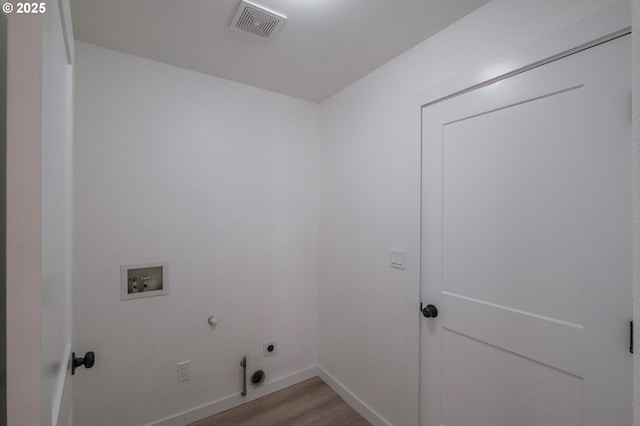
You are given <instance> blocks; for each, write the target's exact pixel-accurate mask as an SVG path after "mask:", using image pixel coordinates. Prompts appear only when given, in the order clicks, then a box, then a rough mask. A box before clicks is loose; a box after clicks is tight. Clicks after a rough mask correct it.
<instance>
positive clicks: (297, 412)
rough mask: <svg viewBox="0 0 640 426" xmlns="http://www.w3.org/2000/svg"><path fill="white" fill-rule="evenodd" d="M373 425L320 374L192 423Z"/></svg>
mask: <svg viewBox="0 0 640 426" xmlns="http://www.w3.org/2000/svg"><path fill="white" fill-rule="evenodd" d="M232 425H233V426H235V425H242V426H284V425H289V426H294V425H295V426H298V425H301V426H306V425H308V426H312V425H313V426H365V425H371V423H369V422H367V421H366V420H365V419H364V417H362V416H361V415H360V414H358V413H356V412H355V410H354V409H353V408H351V407H350V406H348V405H347V403H346V402H344V400H342V398H340V396H338V394H337V393H335V392H334V391H333V389H331V388H330V387H329V386H327V384H326V383H324V382H323V381H322V380H321V379H320V378H319V377H314V378H312V379H309V380H305V381H304V382H301V383H298V384H296V385H293V386H290V387H288V388H285V389H282V390H280V391H278V392H274V393H272V394H270V395H267V396H265V397H262V398H259V399H256V400H254V401H251V402H249V403H246V404H243V405H241V406H239V407H236V408H232V409H231V410H228V411H225V412H223V413H220V414H217V415H215V416H212V417H208V418H206V419H204V420H200V421H198V422H196V423H192V424H191V425H190V426H232Z"/></svg>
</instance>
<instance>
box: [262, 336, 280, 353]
mask: <svg viewBox="0 0 640 426" xmlns="http://www.w3.org/2000/svg"><path fill="white" fill-rule="evenodd" d="M277 353H278V341H277V340H271V341H269V342H264V343H263V344H262V355H263V356H269V355H275V354H277Z"/></svg>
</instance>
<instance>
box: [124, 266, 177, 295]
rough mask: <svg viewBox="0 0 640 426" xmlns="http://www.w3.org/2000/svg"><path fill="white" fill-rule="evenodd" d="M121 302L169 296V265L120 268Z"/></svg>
mask: <svg viewBox="0 0 640 426" xmlns="http://www.w3.org/2000/svg"><path fill="white" fill-rule="evenodd" d="M120 288H121V297H120V299H121V300H128V299H139V298H141V297H150V296H162V295H165V294H169V263H168V262H156V263H143V264H139V265H122V266H120Z"/></svg>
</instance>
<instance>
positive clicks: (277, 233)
mask: <svg viewBox="0 0 640 426" xmlns="http://www.w3.org/2000/svg"><path fill="white" fill-rule="evenodd" d="M75 75H76V81H75V94H76V96H75V111H76V114H75V123H76V133H75V158H74V164H75V193H74V194H75V211H74V215H75V224H74V230H75V238H74V243H75V248H74V249H75V255H74V334H75V335H74V342H75V343H74V350H75V351H76V352H79V353H80V354H84V352H85V351H87V350H93V351H95V353H96V364H95V366H94V367H93V369H92V370H85V369H81V370H80V371H77V372H76V375H75V376H74V386H73V391H74V398H75V399H74V404H75V423H76V424H78V425H89V424H90V425H116V424H117V425H137V424H142V423H145V422H151V421H155V420H158V419H161V418H163V417H166V416H170V415H172V414H175V413H178V412H181V411H185V410H189V409H191V408H194V407H196V406H199V405H201V404H207V403H210V402H212V401H215V400H218V399H220V398H224V397H227V396H230V395H234V394H235V395H237V394H238V393H239V391H240V388H241V376H240V366H239V362H240V360H241V357H242V356H243V355H247V356H248V358H249V371H250V372H251V371H253V370H255V369H257V368H258V367H260V368H263V369H265V371H266V373H267V380H274V379H277V378H280V377H283V376H285V375H288V374H290V373H294V372H296V371H299V370H302V369H306V368H309V367H314V366H315V365H316V364H317V329H318V314H317V311H318V288H317V286H318V266H317V261H318V134H319V130H318V109H319V108H318V105H316V104H312V103H309V102H306V101H300V100H296V99H293V98H289V97H286V96H282V95H277V94H274V93H270V92H267V91H263V90H259V89H255V88H252V87H249V86H244V85H241V84H237V83H233V82H229V81H226V80H221V79H218V78H214V77H210V76H206V75H203V74H198V73H195V72H192V71H187V70H184V69H179V68H175V67H171V66H168V65H164V64H160V63H157V62H153V61H149V60H146V59H142V58H138V57H134V56H130V55H125V54H122V53H118V52H115V51H111V50H107V49H103V48H99V47H96V46H93V45H88V44H84V43H77V45H76V63H75ZM155 261H168V262H169V279H170V294H169V295H167V296H158V297H150V298H144V299H135V300H128V301H120V276H119V267H120V265H123V264H136V263H145V262H155ZM210 314H216V315H217V316H218V317H219V319H220V323H219V324H218V326H217V328H216V329H215V330H212V329H211V328H210V326H209V325H208V324H207V318H208V316H209V315H210ZM270 339H278V344H279V352H278V354H277V355H275V356H272V357H269V358H263V357H262V342H264V341H267V340H270ZM185 360H191V362H192V375H193V377H192V379H191V380H190V381H186V382H183V383H177V380H176V376H177V374H176V363H177V362H180V361H185ZM249 392H250V395H249V396H251V395H252V394H253V393H252V392H254V391H252V389H249Z"/></svg>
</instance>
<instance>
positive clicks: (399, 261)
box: [390, 249, 407, 269]
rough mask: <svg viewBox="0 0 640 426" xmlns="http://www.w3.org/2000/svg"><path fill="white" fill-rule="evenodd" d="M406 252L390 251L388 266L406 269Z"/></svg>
mask: <svg viewBox="0 0 640 426" xmlns="http://www.w3.org/2000/svg"><path fill="white" fill-rule="evenodd" d="M406 254H407V251H406V250H400V249H391V263H390V266H391V267H392V268H396V269H406V262H407V259H406V257H407V256H406Z"/></svg>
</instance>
